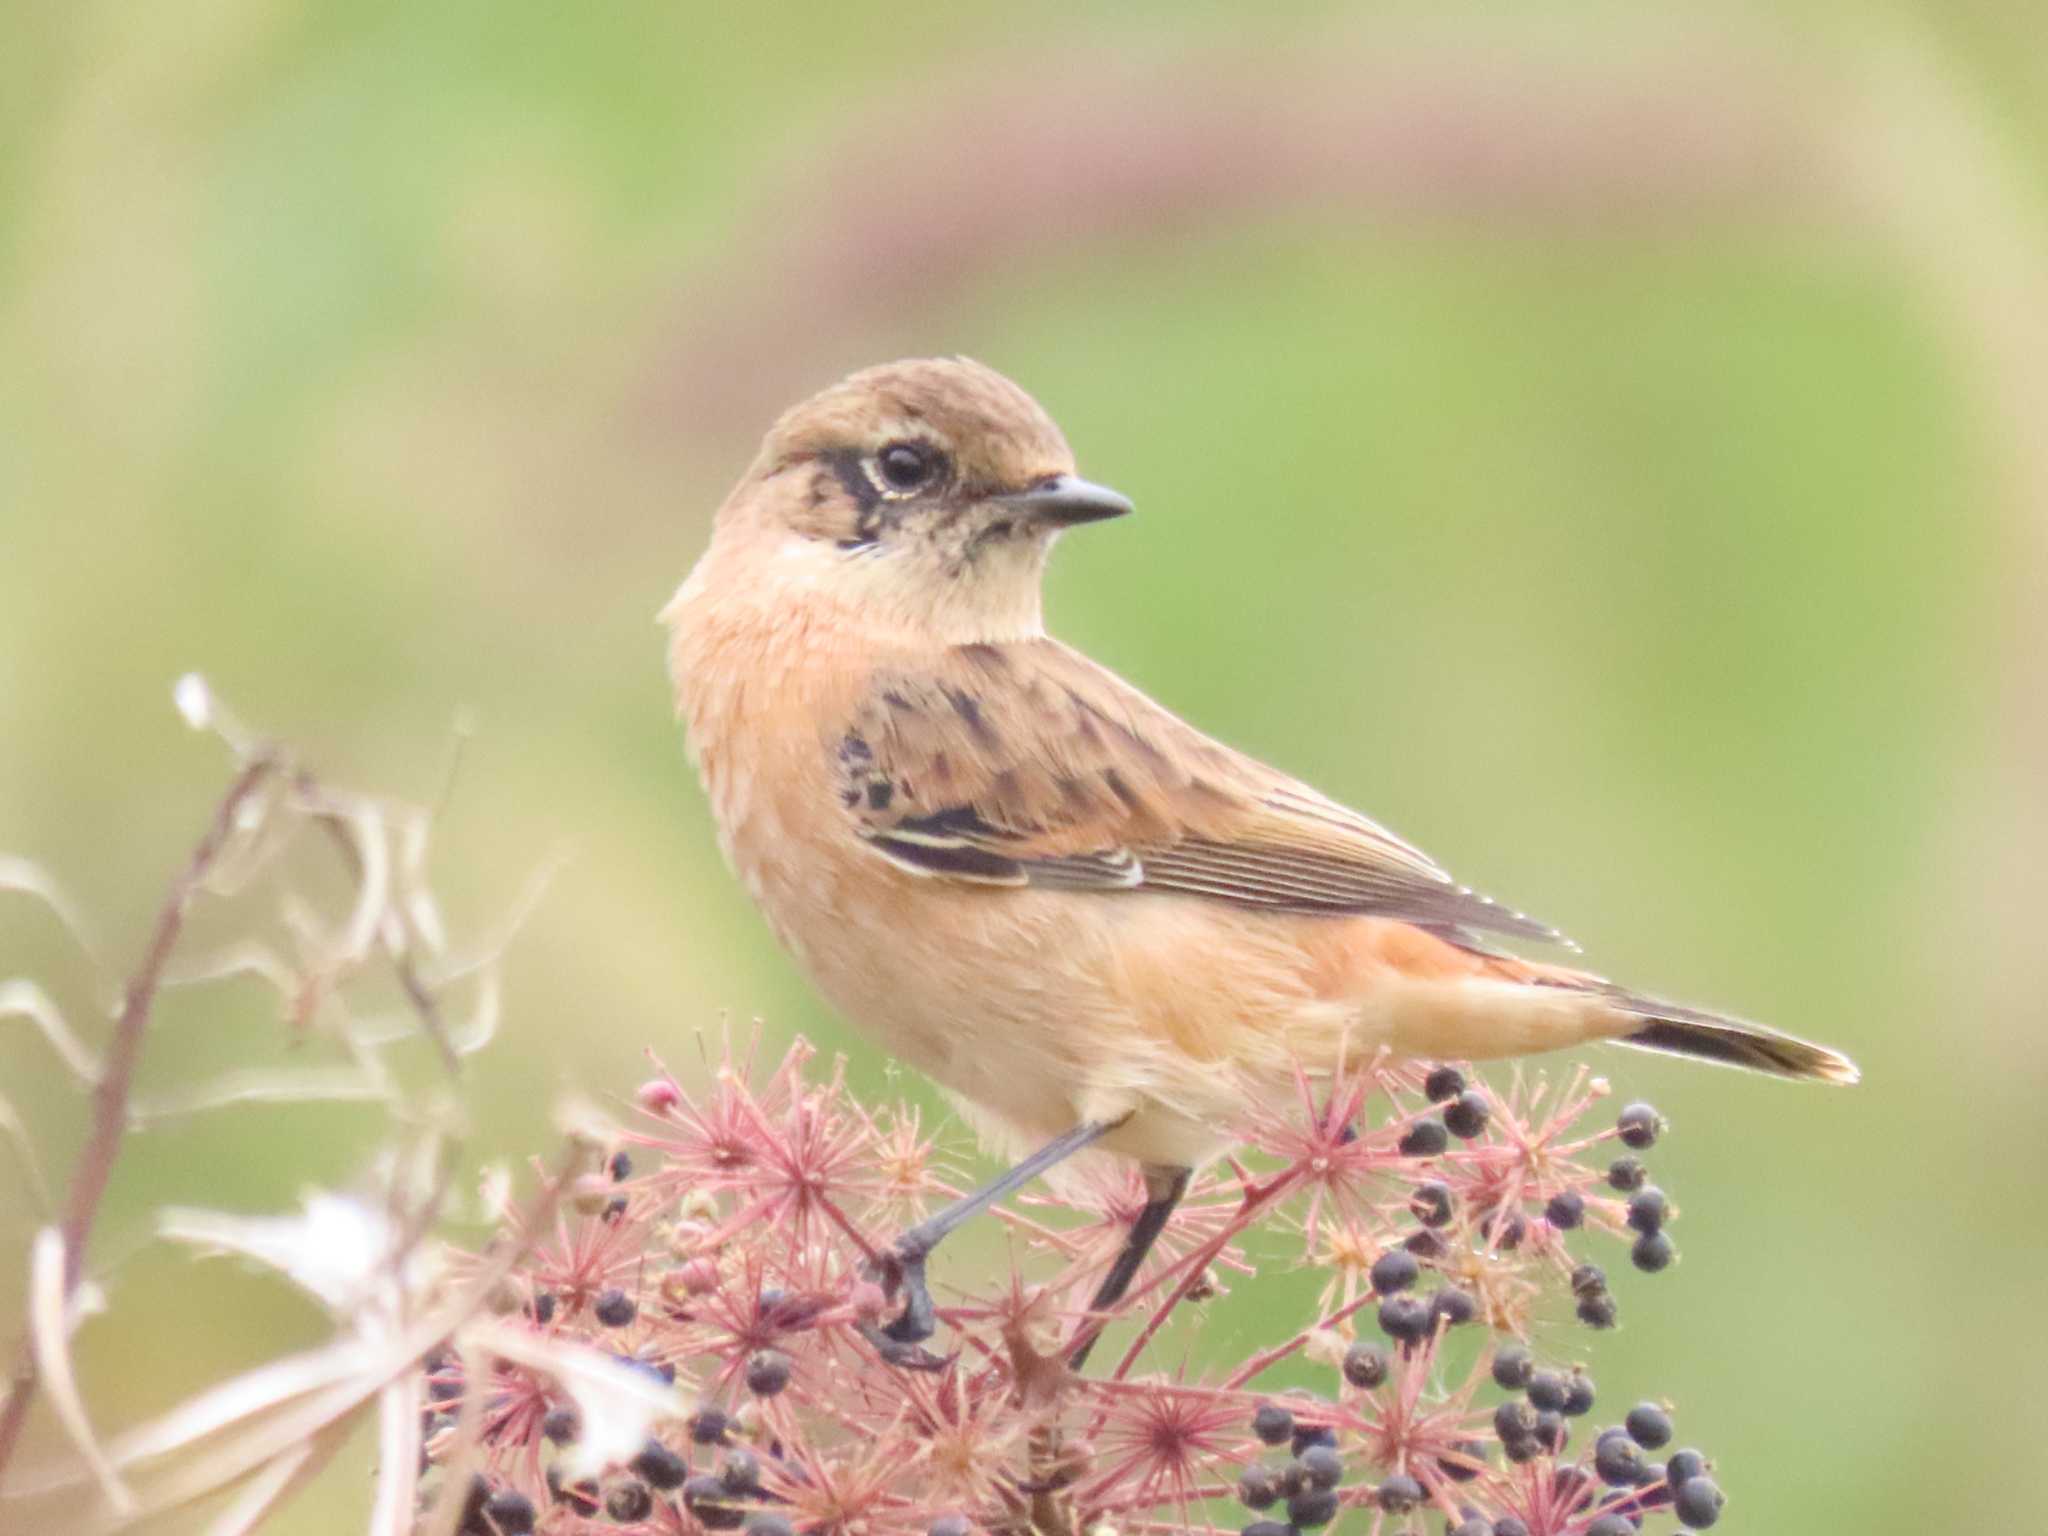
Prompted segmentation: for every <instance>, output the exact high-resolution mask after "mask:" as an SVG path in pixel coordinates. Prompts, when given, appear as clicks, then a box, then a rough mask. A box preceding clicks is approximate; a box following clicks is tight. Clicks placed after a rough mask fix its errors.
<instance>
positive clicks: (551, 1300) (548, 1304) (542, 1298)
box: [527, 1291, 555, 1328]
mask: <svg viewBox="0 0 2048 1536" xmlns="http://www.w3.org/2000/svg"><path fill="white" fill-rule="evenodd" d="M527 1311H528V1312H530V1313H531V1314H532V1316H533V1320H534V1321H535V1322H536V1323H539V1324H540V1325H541V1327H543V1328H545V1327H547V1325H548V1324H549V1323H552V1322H553V1321H554V1320H555V1293H554V1292H553V1291H542V1292H541V1293H540V1294H539V1295H538V1296H535V1297H534V1298H533V1301H532V1303H531V1304H530V1305H529V1306H528V1308H527Z"/></svg>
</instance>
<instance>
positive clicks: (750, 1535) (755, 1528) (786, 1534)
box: [746, 1510, 796, 1536]
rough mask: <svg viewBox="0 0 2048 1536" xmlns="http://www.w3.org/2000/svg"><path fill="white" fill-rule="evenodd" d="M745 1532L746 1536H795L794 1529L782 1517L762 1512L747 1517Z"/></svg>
mask: <svg viewBox="0 0 2048 1536" xmlns="http://www.w3.org/2000/svg"><path fill="white" fill-rule="evenodd" d="M746 1532H747V1536H796V1527H795V1526H793V1525H791V1524H790V1523H789V1521H788V1520H787V1519H786V1518H784V1517H783V1516H781V1515H772V1514H769V1513H768V1512H767V1511H766V1510H763V1511H762V1512H761V1513H760V1514H758V1515H749V1516H747V1524H746Z"/></svg>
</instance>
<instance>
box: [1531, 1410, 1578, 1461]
mask: <svg viewBox="0 0 2048 1536" xmlns="http://www.w3.org/2000/svg"><path fill="white" fill-rule="evenodd" d="M1571 1437H1572V1432H1571V1430H1570V1429H1569V1428H1568V1427H1567V1426H1566V1424H1565V1422H1564V1415H1563V1414H1561V1413H1558V1412H1556V1411H1555V1410H1554V1409H1545V1410H1544V1411H1543V1412H1542V1413H1539V1414H1537V1415H1536V1443H1537V1444H1538V1445H1540V1446H1542V1447H1543V1448H1544V1449H1545V1450H1546V1451H1551V1452H1557V1451H1561V1450H1563V1449H1564V1443H1565V1441H1567V1440H1569V1439H1571Z"/></svg>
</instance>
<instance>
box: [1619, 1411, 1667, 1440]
mask: <svg viewBox="0 0 2048 1536" xmlns="http://www.w3.org/2000/svg"><path fill="white" fill-rule="evenodd" d="M1623 1422H1624V1423H1626V1424H1627V1426H1628V1434H1629V1438H1630V1439H1631V1440H1633V1441H1635V1443H1636V1444H1637V1445H1640V1446H1641V1447H1642V1448H1643V1449H1644V1450H1646V1451H1655V1450H1661V1449H1662V1448H1663V1447H1664V1446H1667V1445H1669V1444H1670V1443H1671V1415H1670V1414H1668V1413H1666V1412H1665V1411H1664V1410H1663V1409H1662V1408H1659V1407H1658V1406H1657V1405H1656V1404H1655V1403H1637V1404H1636V1405H1635V1407H1633V1408H1631V1409H1629V1411H1628V1418H1627V1419H1626V1420H1624V1421H1623Z"/></svg>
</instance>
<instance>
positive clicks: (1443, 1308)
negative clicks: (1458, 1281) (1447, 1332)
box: [1429, 1285, 1479, 1328]
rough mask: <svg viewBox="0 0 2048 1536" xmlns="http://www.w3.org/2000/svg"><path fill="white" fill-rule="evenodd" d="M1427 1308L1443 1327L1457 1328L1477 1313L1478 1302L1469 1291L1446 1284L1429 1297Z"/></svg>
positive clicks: (1469, 1320)
mask: <svg viewBox="0 0 2048 1536" xmlns="http://www.w3.org/2000/svg"><path fill="white" fill-rule="evenodd" d="M1429 1310H1430V1313H1431V1315H1432V1316H1434V1317H1435V1318H1437V1319H1439V1320H1441V1321H1442V1323H1443V1324H1444V1326H1445V1327H1447V1328H1458V1327H1462V1326H1463V1325H1464V1324H1466V1323H1469V1322H1471V1321H1472V1319H1473V1318H1475V1317H1477V1316H1478V1315H1479V1303H1478V1302H1476V1301H1474V1300H1473V1299H1472V1295H1471V1293H1470V1292H1469V1291H1461V1290H1459V1289H1458V1288H1457V1287H1456V1286H1455V1285H1447V1286H1445V1287H1444V1288H1443V1289H1442V1290H1440V1291H1438V1292H1437V1293H1436V1294H1435V1295H1434V1296H1432V1297H1430V1298H1429Z"/></svg>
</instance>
